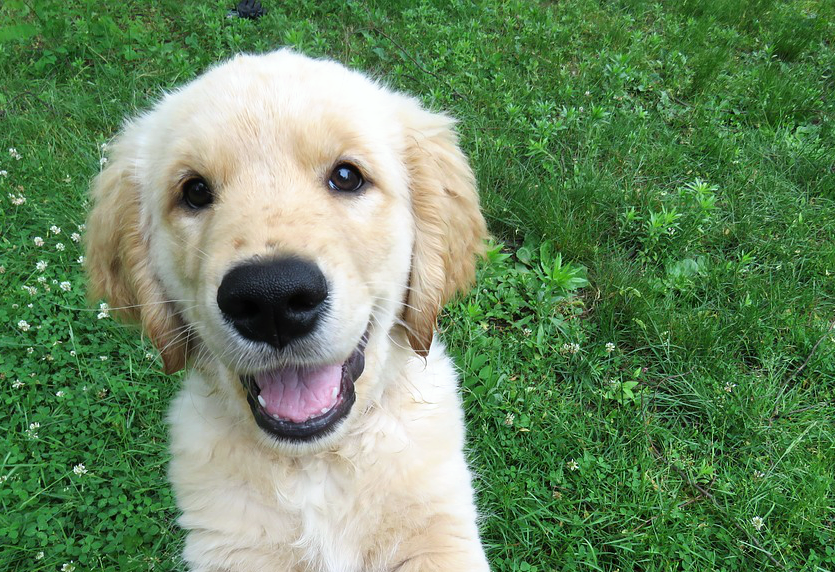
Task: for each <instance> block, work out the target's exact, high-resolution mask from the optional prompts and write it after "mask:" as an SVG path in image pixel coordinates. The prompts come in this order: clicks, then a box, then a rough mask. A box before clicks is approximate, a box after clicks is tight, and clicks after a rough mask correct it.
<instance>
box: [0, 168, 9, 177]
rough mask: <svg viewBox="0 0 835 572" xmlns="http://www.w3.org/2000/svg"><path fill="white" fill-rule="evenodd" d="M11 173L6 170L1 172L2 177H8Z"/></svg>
mask: <svg viewBox="0 0 835 572" xmlns="http://www.w3.org/2000/svg"><path fill="white" fill-rule="evenodd" d="M8 176H9V172H8V171H7V170H6V169H2V170H0V177H8Z"/></svg>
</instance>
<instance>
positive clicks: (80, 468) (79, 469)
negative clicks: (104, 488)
mask: <svg viewBox="0 0 835 572" xmlns="http://www.w3.org/2000/svg"><path fill="white" fill-rule="evenodd" d="M72 472H73V473H75V474H76V475H78V476H79V477H80V476H81V475H86V474H87V468H86V467H85V466H84V463H79V464H77V465H76V466H74V467H73V468H72Z"/></svg>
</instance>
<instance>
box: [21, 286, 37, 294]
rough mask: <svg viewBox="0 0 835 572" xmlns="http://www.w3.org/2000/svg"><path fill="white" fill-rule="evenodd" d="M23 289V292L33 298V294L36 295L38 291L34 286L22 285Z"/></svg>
mask: <svg viewBox="0 0 835 572" xmlns="http://www.w3.org/2000/svg"><path fill="white" fill-rule="evenodd" d="M23 289H24V290H26V292H27V293H28V294H29V295H30V296H34V295H35V294H37V293H38V289H37V288H35V287H34V286H26V285H24V286H23Z"/></svg>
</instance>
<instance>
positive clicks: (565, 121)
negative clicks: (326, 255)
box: [0, 0, 835, 572]
mask: <svg viewBox="0 0 835 572" xmlns="http://www.w3.org/2000/svg"><path fill="white" fill-rule="evenodd" d="M264 4H265V5H266V7H267V8H268V12H267V14H266V16H265V17H263V18H261V19H260V20H258V21H244V20H239V19H233V18H227V12H228V11H229V8H231V5H232V3H231V2H229V3H226V2H181V1H179V2H175V1H172V0H166V1H162V2H140V1H132V2H100V1H91V0H66V1H57V0H44V1H41V0H26V1H20V0H4V1H3V3H2V5H0V205H2V207H0V272H2V275H0V284H2V288H1V289H0V403H2V405H3V409H2V413H0V570H8V571H37V570H45V571H53V572H55V571H59V570H63V571H65V572H66V571H69V570H73V569H74V570H76V571H77V572H81V571H86V570H121V571H126V570H151V569H153V570H156V571H168V570H183V563H182V562H181V561H180V560H179V557H178V553H179V550H180V547H181V542H182V534H181V532H180V531H179V530H178V529H177V527H176V525H175V524H174V521H175V519H176V516H177V512H176V508H175V507H174V502H173V498H172V494H171V492H170V489H169V487H168V485H167V483H166V479H165V467H166V461H167V451H166V439H167V438H166V429H165V425H164V415H165V411H166V406H167V403H168V401H169V399H170V398H171V396H172V395H173V393H174V391H175V390H176V387H177V384H178V379H177V378H176V376H175V377H174V378H170V377H166V376H165V375H163V374H162V373H161V371H160V367H161V364H160V362H159V361H158V359H157V356H156V352H155V350H154V349H153V347H152V346H151V345H150V344H149V342H147V340H142V339H140V336H139V335H138V334H137V332H136V331H135V330H134V329H133V328H131V327H129V326H125V325H120V324H119V323H118V322H117V321H115V320H114V319H113V317H112V316H111V315H110V312H109V311H108V310H107V308H106V307H100V306H99V302H101V301H94V302H92V303H90V302H88V301H87V300H86V299H85V296H84V290H85V284H84V283H85V279H84V275H83V272H82V265H81V258H80V257H82V256H83V254H84V253H83V247H82V244H83V234H84V227H83V223H84V219H85V212H86V208H87V203H86V198H85V196H86V191H87V186H88V182H89V180H90V179H91V178H92V177H93V176H94V175H95V173H96V172H98V170H99V168H100V166H101V164H102V163H103V162H104V161H105V160H106V156H107V148H106V144H107V142H108V141H109V140H110V139H111V138H112V137H113V136H114V135H115V134H116V133H117V132H118V130H119V126H120V124H121V121H122V120H123V118H124V117H125V116H127V115H131V114H134V113H136V112H138V111H139V110H141V109H144V108H146V107H147V106H149V105H150V104H151V103H152V102H153V101H154V100H155V99H157V98H158V97H159V96H160V95H161V94H162V93H163V92H164V91H165V90H168V89H171V88H173V87H175V86H177V85H179V84H181V83H182V82H184V81H187V80H189V79H190V78H192V77H194V76H195V75H196V74H198V73H199V72H200V71H201V70H204V69H205V68H206V67H207V66H209V65H211V63H213V62H215V61H218V60H222V59H224V58H226V57H228V56H230V55H231V54H234V53H237V52H241V51H254V52H263V51H267V50H270V49H273V48H275V47H278V46H282V45H287V46H294V47H295V48H296V49H298V50H300V51H302V52H304V53H306V54H309V55H313V56H327V57H332V58H336V59H338V60H340V61H342V62H344V63H345V64H347V65H349V66H351V67H355V68H357V69H361V70H364V71H366V72H367V73H370V74H372V75H374V76H377V77H380V78H383V79H384V80H385V81H386V82H387V83H388V84H389V85H391V86H393V87H395V88H397V89H402V90H404V91H407V92H410V93H413V94H416V95H418V96H420V97H421V98H422V100H423V101H424V102H425V104H426V105H427V106H430V107H432V108H434V109H445V110H448V111H449V112H450V113H451V114H453V115H455V116H456V117H457V118H458V119H459V120H460V123H459V131H460V133H461V137H462V141H463V145H464V147H465V149H466V151H467V153H468V154H469V156H470V157H471V160H472V163H473V167H474V170H475V172H476V174H477V177H478V180H479V186H480V189H481V193H482V202H483V206H484V210H485V213H486V215H487V218H488V220H489V223H490V228H491V231H492V232H493V234H494V236H495V244H494V245H493V246H492V247H491V250H490V254H489V256H488V260H487V261H486V262H485V263H484V264H483V265H482V266H481V269H480V272H479V284H478V287H477V288H476V289H475V290H474V291H473V292H472V293H471V294H470V295H469V296H468V297H466V298H462V299H461V300H459V301H457V302H455V303H453V304H451V305H450V306H449V307H448V311H447V312H446V314H445V315H444V316H443V319H442V331H443V335H444V337H445V338H446V340H447V341H448V345H449V347H450V350H451V352H452V353H453V355H454V356H455V357H456V359H457V362H458V364H459V365H460V367H461V369H462V377H463V381H462V391H463V394H464V400H465V405H466V413H467V422H468V427H469V448H470V456H471V458H472V462H473V465H474V468H475V470H476V472H477V474H478V477H477V487H478V489H479V499H478V500H479V506H480V509H481V513H482V515H483V521H482V535H483V539H484V543H485V545H486V546H487V551H488V555H489V558H490V561H491V564H492V566H493V569H494V570H495V571H498V572H511V571H538V572H550V571H569V570H570V571H574V570H578V571H579V570H583V571H586V570H588V571H611V572H614V571H623V572H626V571H631V570H638V571H646V572H650V571H662V570H681V571H684V570H687V571H713V570H715V571H726V572H730V571H749V570H750V571H754V570H757V571H759V570H792V571H800V570H802V571H810V572H811V571H833V570H835V329H833V327H834V326H835V131H833V128H834V127H835V43H833V39H835V4H833V3H832V2H830V1H828V0H803V1H795V2H784V1H776V0H713V1H709V0H679V1H675V2H673V1H671V2H648V1H642V0H618V1H611V2H592V1H589V0H561V1H560V2H542V3H534V2H523V1H506V2H501V1H498V0H484V1H480V2H478V3H475V4H473V3H469V2H463V1H460V0H456V1H451V2H444V1H436V2H432V1H420V2H378V3H375V2H336V1H332V0H326V1H321V2H319V1H304V0H286V1H282V2H273V1H269V0H266V1H264Z"/></svg>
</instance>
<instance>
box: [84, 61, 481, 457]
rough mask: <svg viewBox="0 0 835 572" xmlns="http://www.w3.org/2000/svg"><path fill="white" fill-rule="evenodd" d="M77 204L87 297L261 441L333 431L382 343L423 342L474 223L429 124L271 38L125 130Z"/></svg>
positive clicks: (372, 381) (470, 242)
mask: <svg viewBox="0 0 835 572" xmlns="http://www.w3.org/2000/svg"><path fill="white" fill-rule="evenodd" d="M93 199H94V203H95V205H94V209H93V211H92V213H91V215H90V217H89V222H88V229H89V231H88V256H87V265H88V270H89V273H90V276H91V285H92V289H91V290H92V294H93V295H94V296H105V297H107V298H108V299H109V301H110V303H111V306H113V307H114V308H117V309H118V308H124V310H123V313H124V314H125V315H126V316H127V317H128V318H129V319H135V320H138V321H139V322H141V324H142V326H143V327H144V329H145V330H146V332H147V334H148V335H149V336H150V337H151V339H152V340H153V341H154V343H155V344H156V345H157V347H158V348H159V350H160V352H161V355H162V357H163V360H164V362H165V366H166V370H167V371H176V370H177V369H180V368H181V367H183V366H184V365H185V364H186V363H187V361H188V360H189V359H191V360H192V361H193V362H194V365H195V367H196V368H197V369H202V370H204V371H211V372H212V375H211V376H210V377H211V378H212V379H217V380H220V381H219V385H218V387H212V388H210V389H211V390H212V391H216V392H218V394H219V395H220V397H219V398H221V399H223V401H224V403H225V406H226V407H227V409H228V410H229V413H230V414H231V415H238V416H241V417H242V421H243V422H244V423H245V424H247V426H249V427H250V428H251V430H252V431H253V432H256V433H257V434H258V435H261V436H266V437H269V439H270V440H272V442H274V443H276V444H277V445H278V446H282V445H287V444H290V445H293V446H298V444H299V443H301V442H304V443H306V444H307V445H305V446H306V447H315V446H316V444H317V443H318V444H319V445H320V446H321V445H322V444H323V443H325V442H332V441H334V440H336V439H338V438H339V436H340V432H341V431H344V428H345V426H346V425H348V424H349V421H350V417H351V416H352V415H356V414H358V413H357V412H358V411H362V409H363V408H364V407H365V406H366V405H367V402H368V401H369V400H370V399H373V398H374V397H375V396H378V395H379V394H380V392H381V391H382V388H381V387H379V381H378V380H379V378H380V375H379V369H380V368H381V367H382V366H383V364H384V362H385V355H386V353H387V351H388V349H390V346H391V344H392V343H397V342H396V340H397V339H403V340H404V344H405V343H406V340H408V343H409V344H410V345H411V346H412V348H414V350H415V351H417V352H418V353H425V352H426V351H427V350H428V348H429V344H430V343H431V339H432V331H433V327H434V323H435V318H436V316H437V312H438V310H439V308H440V306H441V305H442V304H443V303H444V302H445V301H446V300H447V299H448V298H449V297H450V296H451V295H452V294H453V293H454V292H455V291H456V290H458V289H460V288H462V287H464V286H465V285H466V284H467V283H468V282H469V281H470V279H471V278H472V275H473V265H474V260H473V259H474V255H475V254H476V253H477V252H478V251H479V249H480V247H481V242H482V239H483V237H484V235H485V228H484V222H483V219H482V217H481V215H480V213H479V210H478V199H477V196H476V193H475V187H474V182H473V178H472V173H471V171H470V169H469V166H468V165H467V162H466V159H465V158H464V156H463V155H462V154H461V152H460V151H459V150H458V148H457V145H456V139H455V135H454V133H453V132H452V130H451V121H450V120H449V119H448V118H446V117H444V116H441V115H436V114H431V113H428V112H426V111H424V110H422V109H421V108H420V107H419V106H418V105H417V103H416V102H415V101H414V100H411V99H409V98H406V97H404V96H402V95H399V94H396V93H392V92H390V91H388V90H386V89H384V88H381V87H380V86H378V85H377V84H374V83H373V82H371V81H369V80H368V79H367V78H365V77H364V76H362V75H360V74H357V73H355V72H351V71H349V70H347V69H345V68H344V67H342V66H340V65H338V64H335V63H333V62H326V61H315V60H311V59H308V58H305V57H303V56H299V55H296V54H293V53H291V52H287V51H280V52H275V53H273V54H269V55H266V56H242V57H238V58H236V59H234V60H232V61H230V62H228V63H226V64H224V65H222V66H219V67H216V68H214V69H212V70H210V71H209V72H208V73H206V74H205V75H203V76H202V77H200V78H199V79H197V80H195V81H194V82H192V83H191V84H189V85H187V86H186V87H185V88H183V89H182V90H180V91H177V92H175V93H173V94H171V95H169V96H167V97H166V98H165V99H163V101H161V102H160V103H159V104H158V105H157V106H156V107H155V108H154V109H153V110H152V111H151V112H150V113H148V114H146V115H144V116H142V117H140V118H138V119H137V120H135V121H133V122H131V123H129V124H128V125H127V127H126V128H125V130H124V133H123V134H122V135H121V136H120V137H119V138H118V140H117V142H116V143H115V145H114V148H113V152H112V157H111V160H110V162H109V163H108V166H107V168H106V169H105V170H104V171H103V172H102V174H101V175H100V176H99V177H98V178H97V180H96V181H95V183H94V185H93Z"/></svg>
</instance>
